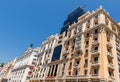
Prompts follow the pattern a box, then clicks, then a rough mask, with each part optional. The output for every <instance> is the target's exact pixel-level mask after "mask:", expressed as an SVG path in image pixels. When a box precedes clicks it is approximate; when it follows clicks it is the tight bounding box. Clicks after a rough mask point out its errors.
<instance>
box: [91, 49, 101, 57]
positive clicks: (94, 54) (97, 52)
mask: <svg viewBox="0 0 120 82" xmlns="http://www.w3.org/2000/svg"><path fill="white" fill-rule="evenodd" d="M99 54H100V53H99V51H98V50H94V51H92V53H91V55H93V56H97V55H99Z"/></svg>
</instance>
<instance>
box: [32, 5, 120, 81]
mask: <svg viewBox="0 0 120 82" xmlns="http://www.w3.org/2000/svg"><path fill="white" fill-rule="evenodd" d="M80 9H81V8H80ZM82 11H83V10H82ZM76 12H79V8H78V9H76V10H75V11H73V12H72V13H71V14H70V15H69V16H73V15H75V13H76ZM69 16H68V20H69V19H70V18H69ZM73 18H75V17H73ZM67 22H68V21H67ZM64 23H66V22H64ZM66 25H67V24H66ZM119 35H120V25H119V24H118V23H116V22H115V21H114V20H113V19H112V18H111V17H110V15H109V14H108V13H107V12H106V11H105V9H103V8H102V7H101V6H100V8H98V9H97V10H96V11H93V12H92V13H90V12H86V13H84V14H82V15H80V16H79V17H78V18H77V21H72V23H69V24H68V28H67V29H66V30H63V31H62V32H61V34H60V35H58V37H59V38H58V39H57V41H56V43H55V45H54V46H53V47H51V48H52V53H51V56H50V57H49V59H50V60H51V61H50V62H49V63H47V64H46V67H47V70H45V71H44V73H45V75H44V78H41V76H37V74H38V72H39V73H40V71H41V70H39V69H38V68H39V67H42V68H44V67H45V65H44V64H41V65H40V66H36V69H37V70H36V71H35V73H34V74H33V78H32V79H31V80H30V82H120V36H119ZM60 46H61V47H60ZM57 51H58V52H57ZM56 52H57V53H56ZM59 52H60V53H59ZM58 56H59V57H58ZM44 61H45V60H44ZM37 63H39V61H38V62H37ZM40 74H41V73H40ZM36 77H37V78H36ZM35 78H36V79H35Z"/></svg>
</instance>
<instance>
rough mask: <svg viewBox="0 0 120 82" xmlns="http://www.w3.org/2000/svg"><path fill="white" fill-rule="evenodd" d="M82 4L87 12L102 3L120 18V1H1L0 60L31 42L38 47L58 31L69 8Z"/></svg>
mask: <svg viewBox="0 0 120 82" xmlns="http://www.w3.org/2000/svg"><path fill="white" fill-rule="evenodd" d="M84 5H87V6H86V7H85V10H86V11H92V10H96V9H97V8H98V7H99V6H100V5H103V7H104V8H105V9H106V10H107V11H108V12H109V13H110V15H111V16H112V18H113V19H115V20H116V21H117V22H119V21H120V9H119V8H120V0H0V62H8V61H10V60H12V59H14V58H15V57H16V56H17V57H19V56H20V55H22V53H23V52H24V51H25V50H26V49H27V48H28V47H29V45H30V44H31V43H33V44H34V47H37V46H38V47H39V46H40V45H41V43H42V41H44V40H45V39H46V38H47V37H48V36H49V35H51V34H56V33H59V32H60V29H61V27H62V24H63V21H64V20H65V19H66V17H67V15H68V14H69V13H70V12H71V11H72V10H74V9H75V8H77V7H78V6H84Z"/></svg>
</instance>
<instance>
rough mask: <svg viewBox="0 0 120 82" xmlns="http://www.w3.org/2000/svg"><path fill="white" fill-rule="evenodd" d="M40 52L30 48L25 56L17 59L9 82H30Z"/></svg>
mask: <svg viewBox="0 0 120 82" xmlns="http://www.w3.org/2000/svg"><path fill="white" fill-rule="evenodd" d="M38 52H39V48H37V49H32V47H29V48H28V49H27V50H26V51H25V52H24V54H23V55H22V56H21V57H20V58H18V59H17V61H16V63H15V66H14V68H13V70H12V73H11V74H10V77H9V80H8V82H28V81H29V79H30V77H31V75H32V71H33V69H34V65H35V62H36V60H37V53H38Z"/></svg>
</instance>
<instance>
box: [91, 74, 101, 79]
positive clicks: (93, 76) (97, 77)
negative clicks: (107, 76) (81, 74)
mask: <svg viewBox="0 0 120 82" xmlns="http://www.w3.org/2000/svg"><path fill="white" fill-rule="evenodd" d="M91 78H93V79H99V78H100V76H99V75H98V74H92V76H91Z"/></svg>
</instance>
